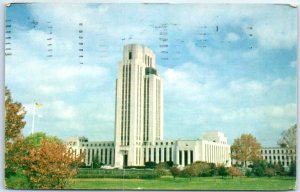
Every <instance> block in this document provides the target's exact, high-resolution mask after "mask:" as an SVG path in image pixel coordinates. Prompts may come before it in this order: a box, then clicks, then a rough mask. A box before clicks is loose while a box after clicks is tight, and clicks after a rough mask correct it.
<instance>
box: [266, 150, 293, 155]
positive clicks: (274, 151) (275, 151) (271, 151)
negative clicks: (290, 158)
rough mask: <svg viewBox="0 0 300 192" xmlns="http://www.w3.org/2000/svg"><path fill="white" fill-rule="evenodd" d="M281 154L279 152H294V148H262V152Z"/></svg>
mask: <svg viewBox="0 0 300 192" xmlns="http://www.w3.org/2000/svg"><path fill="white" fill-rule="evenodd" d="M276 153H277V154H279V153H293V150H292V149H285V150H284V149H281V150H279V149H277V150H275V149H273V150H266V149H265V150H261V154H276Z"/></svg>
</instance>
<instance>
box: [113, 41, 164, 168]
mask: <svg viewBox="0 0 300 192" xmlns="http://www.w3.org/2000/svg"><path fill="white" fill-rule="evenodd" d="M116 84H117V86H116V88H117V90H116V117H115V118H116V119H115V121H116V122H115V144H116V148H115V166H116V167H123V166H142V165H143V164H144V162H143V161H142V160H143V145H145V144H146V145H147V144H148V143H154V142H155V141H160V140H162V139H163V94H162V93H163V91H162V80H161V79H160V76H159V73H158V71H157V70H156V63H155V55H154V53H153V52H152V50H151V49H149V48H147V47H144V46H142V45H136V44H130V45H126V46H125V47H124V51H123V59H122V61H121V62H119V73H118V79H117V81H116Z"/></svg>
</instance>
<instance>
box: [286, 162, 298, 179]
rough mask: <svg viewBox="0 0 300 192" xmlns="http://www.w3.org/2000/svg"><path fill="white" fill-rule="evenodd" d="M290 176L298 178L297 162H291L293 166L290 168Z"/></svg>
mask: <svg viewBox="0 0 300 192" xmlns="http://www.w3.org/2000/svg"><path fill="white" fill-rule="evenodd" d="M288 175H289V176H294V177H296V162H295V161H293V162H291V164H290V166H289V172H288Z"/></svg>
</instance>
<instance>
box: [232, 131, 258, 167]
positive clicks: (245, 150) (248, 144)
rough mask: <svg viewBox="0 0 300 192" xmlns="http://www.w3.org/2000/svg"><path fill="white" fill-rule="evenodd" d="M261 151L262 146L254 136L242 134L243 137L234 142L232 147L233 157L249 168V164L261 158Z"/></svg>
mask: <svg viewBox="0 0 300 192" xmlns="http://www.w3.org/2000/svg"><path fill="white" fill-rule="evenodd" d="M260 149H261V145H260V143H258V142H257V140H256V138H255V137H254V136H252V135H251V134H242V135H241V137H239V138H237V139H235V140H234V143H233V145H232V146H231V157H232V158H233V159H235V160H237V161H241V162H242V163H243V165H244V166H247V162H249V161H254V160H258V159H260V158H261V153H260Z"/></svg>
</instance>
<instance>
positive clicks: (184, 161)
mask: <svg viewBox="0 0 300 192" xmlns="http://www.w3.org/2000/svg"><path fill="white" fill-rule="evenodd" d="M189 152H190V154H189ZM189 155H190V156H189ZM183 156H184V158H183ZM189 160H190V162H189ZM193 161H194V152H193V151H192V150H190V151H188V150H184V151H181V150H180V151H179V165H184V166H186V165H188V164H192V163H193Z"/></svg>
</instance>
